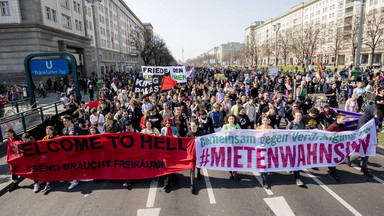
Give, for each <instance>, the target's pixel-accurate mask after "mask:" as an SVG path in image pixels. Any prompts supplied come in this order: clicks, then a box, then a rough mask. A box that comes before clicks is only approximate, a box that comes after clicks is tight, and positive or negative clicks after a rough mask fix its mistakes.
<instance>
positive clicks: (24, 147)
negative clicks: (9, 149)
mask: <svg viewBox="0 0 384 216" xmlns="http://www.w3.org/2000/svg"><path fill="white" fill-rule="evenodd" d="M29 147H30V148H29ZM19 148H21V152H23V155H25V156H33V155H35V154H34V153H32V152H31V153H28V151H33V149H32V144H31V143H22V144H19Z"/></svg>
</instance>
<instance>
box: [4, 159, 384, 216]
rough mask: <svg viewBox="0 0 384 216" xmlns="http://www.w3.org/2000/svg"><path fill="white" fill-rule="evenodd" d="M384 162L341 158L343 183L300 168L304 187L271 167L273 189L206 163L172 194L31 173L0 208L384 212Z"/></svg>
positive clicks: (149, 186) (28, 211) (148, 186)
mask: <svg viewBox="0 0 384 216" xmlns="http://www.w3.org/2000/svg"><path fill="white" fill-rule="evenodd" d="M0 160H1V161H4V160H5V158H4V156H3V157H2V158H1V159H0ZM383 163H384V156H383V155H380V154H378V155H377V156H376V157H372V158H370V164H369V167H370V168H372V173H373V174H374V175H375V176H376V177H375V178H369V177H366V176H363V175H362V174H361V172H360V171H359V170H358V169H357V168H353V167H348V166H347V165H346V164H341V165H339V166H338V170H339V176H340V177H341V182H339V183H336V182H334V181H333V180H332V179H330V178H329V176H328V175H327V168H320V170H319V171H315V170H313V169H309V170H308V171H307V172H305V171H303V172H302V173H301V174H302V180H303V182H304V183H305V184H306V186H305V187H298V186H296V185H295V184H294V183H295V182H294V177H293V175H292V174H288V173H286V172H279V173H270V174H269V178H270V181H271V189H270V190H265V189H263V188H262V187H261V184H260V183H259V181H258V180H257V177H258V174H257V173H255V174H254V173H240V177H241V178H242V180H241V181H239V182H236V181H231V180H229V179H228V173H227V172H222V171H213V170H208V171H204V172H205V173H204V174H205V175H204V177H203V178H202V179H201V180H200V181H196V187H197V194H196V195H192V194H191V193H190V191H189V172H188V171H186V172H182V173H178V174H177V179H178V184H177V185H176V186H175V187H174V190H172V191H171V192H170V193H165V192H164V191H163V189H162V185H163V179H162V178H160V180H159V181H158V182H157V181H150V180H140V181H134V182H133V185H132V186H131V187H130V188H128V189H127V188H124V187H122V183H123V181H101V182H94V181H91V180H89V181H81V182H80V184H79V185H78V186H77V187H76V188H74V189H73V190H72V191H68V190H67V187H68V186H69V183H68V182H63V183H59V182H54V183H52V191H51V192H49V193H48V194H43V193H42V192H39V193H37V194H35V193H33V181H32V180H28V179H26V180H24V181H22V182H21V183H20V186H21V188H20V189H18V190H15V191H13V192H12V193H9V192H6V193H4V190H2V192H3V193H0V212H1V215H2V216H7V215H12V216H15V215H39V216H44V215H47V216H51V215H92V216H94V215H140V216H141V215H175V216H178V215H186V216H188V215H191V216H197V215H220V216H221V215H383V211H384V205H383V200H384V185H383V184H384V168H383V166H382V164H383ZM5 166H6V165H4V164H1V165H0V169H3V170H4V168H5ZM3 177H4V175H3ZM1 178H2V177H1ZM0 187H1V185H0ZM0 189H1V188H0Z"/></svg>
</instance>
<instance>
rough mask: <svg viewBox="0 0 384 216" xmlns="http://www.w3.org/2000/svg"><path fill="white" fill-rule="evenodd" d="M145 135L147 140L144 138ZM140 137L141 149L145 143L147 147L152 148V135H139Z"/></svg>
mask: <svg viewBox="0 0 384 216" xmlns="http://www.w3.org/2000/svg"><path fill="white" fill-rule="evenodd" d="M146 136H147V137H148V139H147V140H146V139H145V137H146ZM140 138H141V148H142V149H143V148H145V144H146V143H147V144H148V148H149V149H152V137H151V136H148V135H141V136H140Z"/></svg>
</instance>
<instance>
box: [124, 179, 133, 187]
mask: <svg viewBox="0 0 384 216" xmlns="http://www.w3.org/2000/svg"><path fill="white" fill-rule="evenodd" d="M131 185H132V183H131V181H129V180H127V181H126V182H125V183H124V184H123V186H124V187H129V186H131Z"/></svg>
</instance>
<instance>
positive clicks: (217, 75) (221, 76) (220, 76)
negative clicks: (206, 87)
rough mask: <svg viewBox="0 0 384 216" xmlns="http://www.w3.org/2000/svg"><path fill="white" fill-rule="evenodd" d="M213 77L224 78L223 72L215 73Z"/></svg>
mask: <svg viewBox="0 0 384 216" xmlns="http://www.w3.org/2000/svg"><path fill="white" fill-rule="evenodd" d="M215 78H225V75H224V74H215Z"/></svg>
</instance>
